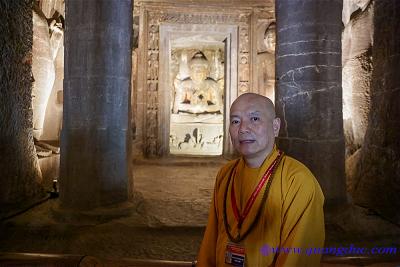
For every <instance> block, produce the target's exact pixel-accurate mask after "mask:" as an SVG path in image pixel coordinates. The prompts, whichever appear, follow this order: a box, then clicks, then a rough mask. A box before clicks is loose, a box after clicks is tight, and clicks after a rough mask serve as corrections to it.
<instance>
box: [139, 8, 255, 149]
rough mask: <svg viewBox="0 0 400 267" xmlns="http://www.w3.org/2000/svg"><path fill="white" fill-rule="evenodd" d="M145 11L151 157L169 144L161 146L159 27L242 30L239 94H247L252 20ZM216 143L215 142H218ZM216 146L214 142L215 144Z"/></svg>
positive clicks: (146, 139) (147, 133)
mask: <svg viewBox="0 0 400 267" xmlns="http://www.w3.org/2000/svg"><path fill="white" fill-rule="evenodd" d="M142 8H144V11H145V13H144V14H145V17H146V18H147V21H146V23H145V33H146V40H147V43H146V44H145V47H144V49H145V51H143V52H144V55H145V57H146V58H145V62H147V70H146V75H145V79H146V80H147V82H146V89H145V90H146V91H147V93H145V94H144V96H145V98H146V99H144V101H145V103H146V105H145V107H146V111H145V127H146V129H145V136H144V142H145V153H146V156H148V157H152V156H157V155H158V154H159V152H158V150H157V149H159V148H160V147H164V146H167V145H168V144H161V142H162V138H161V137H160V136H159V135H160V132H162V127H165V125H164V126H163V125H161V124H160V123H161V120H160V117H159V116H160V110H159V109H160V108H166V107H163V106H161V105H160V103H161V100H160V99H159V95H160V94H159V93H158V90H159V71H160V70H159V66H160V63H159V60H160V57H159V50H160V30H159V29H160V24H161V23H173V24H230V25H232V24H234V25H237V26H238V28H239V34H240V38H239V48H240V49H239V55H238V56H239V57H238V58H239V61H240V62H239V67H238V68H239V74H240V78H239V81H240V86H239V93H243V92H248V91H249V87H250V84H249V83H250V81H249V80H250V73H249V72H250V71H249V70H250V68H249V66H250V57H249V51H250V41H249V35H250V32H249V31H250V18H251V11H245V12H241V13H239V12H237V11H235V12H232V13H228V14H227V13H224V14H221V13H190V12H184V13H183V12H182V13H179V12H177V11H175V10H167V9H164V10H160V9H159V8H155V7H151V6H147V7H145V6H142ZM215 142H216V141H215ZM213 145H214V143H213Z"/></svg>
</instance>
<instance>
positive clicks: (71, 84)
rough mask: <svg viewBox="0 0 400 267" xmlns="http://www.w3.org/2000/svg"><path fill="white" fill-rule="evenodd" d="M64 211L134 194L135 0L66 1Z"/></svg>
mask: <svg viewBox="0 0 400 267" xmlns="http://www.w3.org/2000/svg"><path fill="white" fill-rule="evenodd" d="M65 4H66V31H65V78H64V114H63V116H64V117H63V129H62V137H61V171H60V198H61V207H62V208H71V209H76V210H89V209H92V208H96V207H101V206H105V205H108V204H115V203H120V202H124V201H126V200H128V199H129V197H130V194H131V191H132V188H131V171H130V163H131V161H130V155H131V153H130V149H131V146H130V140H131V138H130V130H129V128H130V125H129V121H130V119H129V109H130V105H129V101H130V77H131V34H132V2H131V0H97V1H66V2H65Z"/></svg>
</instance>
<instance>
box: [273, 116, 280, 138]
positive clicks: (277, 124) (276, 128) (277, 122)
mask: <svg viewBox="0 0 400 267" xmlns="http://www.w3.org/2000/svg"><path fill="white" fill-rule="evenodd" d="M272 127H273V129H274V136H275V137H278V135H279V129H280V128H281V119H279V118H275V119H274V121H273V122H272Z"/></svg>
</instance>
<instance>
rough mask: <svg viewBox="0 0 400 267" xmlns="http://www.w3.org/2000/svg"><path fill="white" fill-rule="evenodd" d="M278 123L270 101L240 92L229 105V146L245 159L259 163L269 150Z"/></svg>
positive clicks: (272, 143) (277, 128)
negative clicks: (230, 144)
mask: <svg viewBox="0 0 400 267" xmlns="http://www.w3.org/2000/svg"><path fill="white" fill-rule="evenodd" d="M279 126H280V121H279V119H275V112H274V107H273V104H272V102H271V103H269V102H266V100H265V98H264V97H261V96H258V95H254V94H248V95H242V96H240V97H239V98H238V99H236V100H235V102H234V103H233V105H232V107H231V114H230V126H229V133H230V135H231V140H232V144H233V146H234V147H235V149H236V150H237V151H238V152H239V153H240V154H241V155H243V156H244V158H245V159H252V160H256V161H261V162H262V161H263V160H264V159H265V157H267V156H268V155H269V154H270V153H271V151H272V148H273V146H274V142H275V137H276V136H278V133H279Z"/></svg>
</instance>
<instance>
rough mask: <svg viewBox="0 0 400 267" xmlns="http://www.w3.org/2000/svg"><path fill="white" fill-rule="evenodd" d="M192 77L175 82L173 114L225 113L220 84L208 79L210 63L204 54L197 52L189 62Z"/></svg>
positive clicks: (176, 79) (177, 79)
mask: <svg viewBox="0 0 400 267" xmlns="http://www.w3.org/2000/svg"><path fill="white" fill-rule="evenodd" d="M189 74H190V77H188V78H185V79H183V80H181V79H179V78H178V77H176V78H175V80H174V89H175V95H174V101H173V108H172V112H173V113H178V112H180V111H183V112H188V113H194V114H199V113H206V112H210V113H212V112H221V113H222V112H223V104H222V95H223V90H221V88H220V86H219V85H218V83H217V82H216V81H215V80H214V79H212V78H210V77H208V75H209V63H208V60H207V58H206V57H205V56H204V54H203V53H202V52H197V53H196V54H195V55H194V56H193V57H192V59H191V60H190V62H189Z"/></svg>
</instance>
